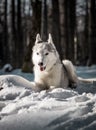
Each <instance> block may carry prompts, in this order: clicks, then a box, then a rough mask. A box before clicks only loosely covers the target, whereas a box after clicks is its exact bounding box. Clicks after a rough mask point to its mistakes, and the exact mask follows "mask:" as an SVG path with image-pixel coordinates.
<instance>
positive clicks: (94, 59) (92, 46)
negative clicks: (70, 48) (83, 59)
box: [88, 0, 96, 65]
mask: <svg viewBox="0 0 96 130" xmlns="http://www.w3.org/2000/svg"><path fill="white" fill-rule="evenodd" d="M89 7H90V12H89V13H90V14H89V28H90V32H89V34H90V36H89V37H90V41H89V63H88V64H89V65H91V64H96V54H95V53H96V0H90V2H89Z"/></svg>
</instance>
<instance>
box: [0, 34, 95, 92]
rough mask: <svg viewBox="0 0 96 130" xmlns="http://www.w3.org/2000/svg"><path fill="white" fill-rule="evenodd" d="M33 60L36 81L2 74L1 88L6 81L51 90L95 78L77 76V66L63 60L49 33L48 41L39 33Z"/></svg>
mask: <svg viewBox="0 0 96 130" xmlns="http://www.w3.org/2000/svg"><path fill="white" fill-rule="evenodd" d="M32 61H33V64H34V76H35V78H34V82H30V81H28V80H26V79H24V78H22V77H21V76H16V75H3V76H0V90H2V89H3V88H4V85H3V84H5V81H6V82H8V83H9V85H10V83H11V84H13V85H16V86H23V87H28V88H32V90H34V91H41V90H47V89H48V90H51V89H54V88H58V87H62V88H68V87H71V88H74V87H76V86H77V85H78V84H79V83H80V82H87V83H93V80H94V81H96V78H95V79H83V78H80V77H77V75H76V71H75V68H74V66H73V64H72V62H71V61H69V60H63V61H62V62H61V60H60V58H59V54H58V52H57V50H56V47H55V45H54V43H53V40H52V36H51V34H49V38H48V41H46V42H44V41H42V40H41V38H40V35H39V34H37V36H36V41H35V45H34V47H33V53H32Z"/></svg>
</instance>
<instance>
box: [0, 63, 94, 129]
mask: <svg viewBox="0 0 96 130" xmlns="http://www.w3.org/2000/svg"><path fill="white" fill-rule="evenodd" d="M76 69H77V74H78V75H79V76H82V77H84V78H90V77H91V78H94V77H95V78H96V66H92V67H77V68H76ZM6 74H16V75H20V76H22V77H24V78H26V79H27V80H29V81H28V83H30V81H32V80H33V75H32V74H25V73H22V72H21V70H20V69H17V70H14V71H12V72H11V73H5V72H4V70H3V69H2V70H0V75H1V76H0V81H2V82H0V87H3V88H4V89H2V90H1V91H0V130H78V129H79V130H95V129H96V84H95V83H94V84H86V85H85V84H81V85H79V86H78V88H76V89H73V90H72V89H62V88H57V89H54V90H52V91H50V92H48V91H41V92H34V91H32V89H30V88H29V87H28V86H27V81H26V84H24V83H25V82H23V80H22V84H21V85H20V84H16V83H15V82H11V81H9V80H8V77H9V76H5V77H6V78H2V75H6ZM1 79H2V80H1Z"/></svg>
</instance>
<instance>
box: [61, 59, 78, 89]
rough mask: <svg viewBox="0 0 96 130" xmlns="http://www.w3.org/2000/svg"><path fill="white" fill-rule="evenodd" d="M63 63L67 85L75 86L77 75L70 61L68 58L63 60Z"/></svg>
mask: <svg viewBox="0 0 96 130" xmlns="http://www.w3.org/2000/svg"><path fill="white" fill-rule="evenodd" d="M63 65H64V68H65V71H66V73H67V76H68V79H69V87H71V88H76V86H77V84H78V77H77V75H76V71H75V68H74V66H73V64H72V62H71V61H69V60H63Z"/></svg>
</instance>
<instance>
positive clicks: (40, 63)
mask: <svg viewBox="0 0 96 130" xmlns="http://www.w3.org/2000/svg"><path fill="white" fill-rule="evenodd" d="M32 60H33V64H34V65H35V67H36V68H38V69H39V70H40V71H49V70H50V69H51V68H52V67H53V66H54V64H55V63H56V62H57V60H59V55H58V52H57V50H56V48H55V45H54V44H53V40H52V37H51V34H49V38H48V41H46V42H43V41H42V40H41V38H40V35H39V34H37V36H36V41H35V45H34V47H33V55H32Z"/></svg>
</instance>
